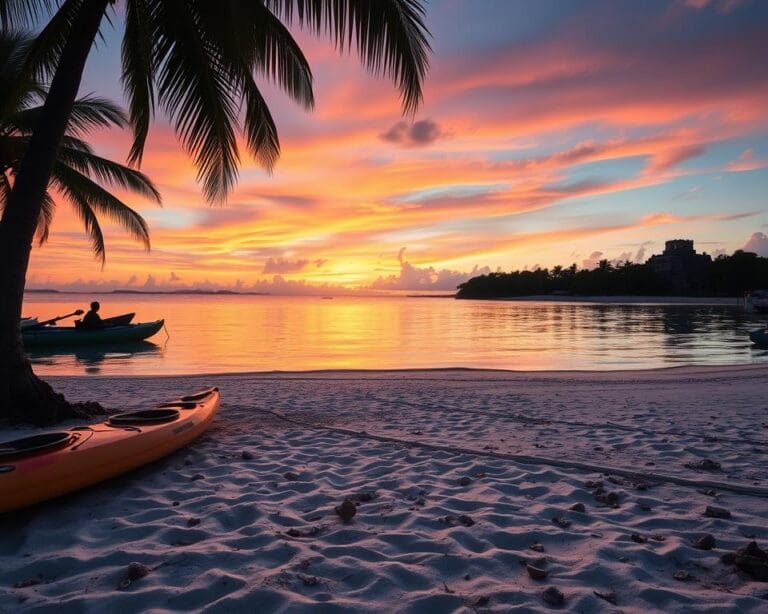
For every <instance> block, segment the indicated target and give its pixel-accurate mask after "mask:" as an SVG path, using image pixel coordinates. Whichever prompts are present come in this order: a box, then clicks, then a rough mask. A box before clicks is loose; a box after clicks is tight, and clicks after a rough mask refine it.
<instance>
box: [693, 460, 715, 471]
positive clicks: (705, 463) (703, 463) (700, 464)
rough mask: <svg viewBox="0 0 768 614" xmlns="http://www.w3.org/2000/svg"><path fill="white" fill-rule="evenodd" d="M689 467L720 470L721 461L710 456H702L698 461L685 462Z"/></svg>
mask: <svg viewBox="0 0 768 614" xmlns="http://www.w3.org/2000/svg"><path fill="white" fill-rule="evenodd" d="M685 466H686V467H688V469H698V470H701V471H720V469H721V467H720V463H718V462H717V461H713V460H712V459H710V458H702V459H701V460H698V461H690V462H687V463H685Z"/></svg>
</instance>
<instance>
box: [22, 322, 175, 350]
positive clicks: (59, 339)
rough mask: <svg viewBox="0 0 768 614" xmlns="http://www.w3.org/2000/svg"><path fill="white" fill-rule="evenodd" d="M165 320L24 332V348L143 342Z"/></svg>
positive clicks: (158, 329)
mask: <svg viewBox="0 0 768 614" xmlns="http://www.w3.org/2000/svg"><path fill="white" fill-rule="evenodd" d="M164 324H165V321H164V320H157V321H156V322H146V323H143V324H127V325H123V326H110V327H108V328H96V329H82V328H75V327H70V326H54V327H49V328H42V329H35V330H23V331H22V333H21V337H22V339H23V341H24V347H27V348H30V347H35V348H36V347H60V346H65V345H66V346H70V345H99V344H112V343H125V342H128V341H143V340H144V339H148V338H149V337H151V336H152V335H155V334H157V333H158V332H159V331H160V329H161V328H162V327H163V325H164Z"/></svg>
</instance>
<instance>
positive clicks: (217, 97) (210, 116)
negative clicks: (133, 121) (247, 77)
mask: <svg viewBox="0 0 768 614" xmlns="http://www.w3.org/2000/svg"><path fill="white" fill-rule="evenodd" d="M154 10H155V13H156V17H155V18H156V19H157V20H158V21H159V22H160V23H161V24H162V35H160V36H159V37H158V40H157V41H156V46H157V49H156V53H157V60H156V63H157V65H158V66H159V73H158V98H159V99H160V100H161V101H162V103H163V105H164V106H165V108H166V110H167V111H168V113H169V115H170V116H171V118H172V119H173V123H174V128H175V130H176V133H177V134H178V135H179V138H180V139H181V142H182V144H183V145H184V148H185V149H186V150H187V151H188V152H189V153H190V155H191V156H192V158H193V159H194V162H195V165H196V166H197V169H198V175H197V178H198V181H201V182H202V184H203V193H204V195H205V197H206V199H208V200H209V201H212V202H223V201H224V200H225V199H226V196H227V194H228V192H229V191H230V190H231V189H232V187H233V185H234V183H235V181H236V180H237V175H238V162H239V154H238V150H237V138H236V134H235V126H236V125H237V99H238V92H237V91H236V87H237V80H236V77H237V75H234V74H232V72H231V70H230V68H231V67H230V66H229V65H228V64H227V63H226V62H224V61H223V60H222V57H221V53H220V51H219V50H218V49H217V48H216V47H215V46H214V45H212V44H211V43H210V41H208V40H206V39H204V38H203V32H204V24H202V23H200V21H199V20H198V19H197V15H196V14H195V12H194V11H193V10H191V7H190V5H188V4H187V3H186V2H183V1H182V0H168V1H165V2H158V3H157V4H156V5H155V7H154Z"/></svg>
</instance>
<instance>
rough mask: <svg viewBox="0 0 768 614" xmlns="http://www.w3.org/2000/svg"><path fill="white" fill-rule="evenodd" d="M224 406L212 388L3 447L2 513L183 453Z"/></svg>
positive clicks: (0, 460) (0, 467) (0, 475)
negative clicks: (178, 451)
mask: <svg viewBox="0 0 768 614" xmlns="http://www.w3.org/2000/svg"><path fill="white" fill-rule="evenodd" d="M137 326H138V325H137ZM219 402H220V399H219V391H218V388H210V389H208V390H204V391H203V392H198V393H196V394H191V395H189V396H185V397H181V398H180V399H178V400H176V401H172V402H170V403H165V404H163V405H159V406H157V407H156V408H154V409H145V410H142V411H132V412H127V413H122V414H116V415H114V416H111V417H110V418H109V419H108V420H106V421H103V422H98V423H96V424H89V425H86V426H76V427H70V428H65V429H62V430H61V431H57V432H46V433H41V434H35V435H27V436H26V437H22V438H21V439H15V440H13V441H3V442H0V513H1V512H8V511H11V510H15V509H20V508H23V507H27V506H28V505H32V504H34V503H38V502H40V501H45V500H47V499H53V498H54V497H58V496H60V495H63V494H67V493H70V492H74V491H76V490H80V489H81V488H85V487H86V486H90V485H91V484H96V483H97V482H101V481H103V480H106V479H108V478H111V477H114V476H116V475H120V474H122V473H125V472H126V471H130V470H131V469H135V468H136V467H140V466H142V465H146V464H147V463H149V462H151V461H154V460H157V459H158V458H161V457H163V456H166V455H168V454H170V453H171V452H174V451H175V450H178V449H179V448H181V447H182V446H185V445H187V444H188V443H190V442H191V441H192V440H194V439H195V438H196V437H198V436H199V435H201V434H202V433H203V432H204V431H205V430H206V429H207V428H208V425H209V424H210V423H211V422H212V421H213V419H214V417H215V416H216V412H217V411H218V409H219ZM136 479H140V478H136Z"/></svg>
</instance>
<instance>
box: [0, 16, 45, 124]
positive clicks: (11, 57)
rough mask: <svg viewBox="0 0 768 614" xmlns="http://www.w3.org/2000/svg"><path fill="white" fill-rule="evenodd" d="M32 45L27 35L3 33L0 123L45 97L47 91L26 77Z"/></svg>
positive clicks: (28, 76)
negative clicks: (25, 71)
mask: <svg viewBox="0 0 768 614" xmlns="http://www.w3.org/2000/svg"><path fill="white" fill-rule="evenodd" d="M31 44H32V38H31V37H30V36H29V34H27V33H25V32H22V31H1V32H0V121H2V120H3V119H4V118H6V117H8V116H9V115H12V114H13V113H16V112H17V111H19V110H21V109H24V108H25V107H26V106H28V105H29V104H32V103H33V101H35V100H38V101H39V100H42V99H43V98H44V96H45V88H44V87H42V85H40V84H39V83H38V82H37V80H36V79H34V78H33V77H32V76H31V75H28V74H24V70H23V69H24V62H25V58H26V57H27V54H28V53H29V49H30V46H31Z"/></svg>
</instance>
